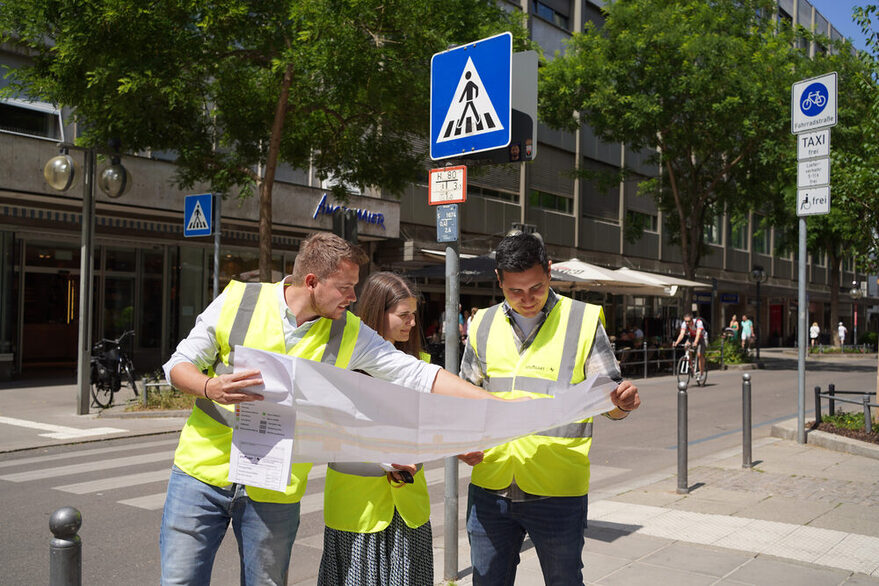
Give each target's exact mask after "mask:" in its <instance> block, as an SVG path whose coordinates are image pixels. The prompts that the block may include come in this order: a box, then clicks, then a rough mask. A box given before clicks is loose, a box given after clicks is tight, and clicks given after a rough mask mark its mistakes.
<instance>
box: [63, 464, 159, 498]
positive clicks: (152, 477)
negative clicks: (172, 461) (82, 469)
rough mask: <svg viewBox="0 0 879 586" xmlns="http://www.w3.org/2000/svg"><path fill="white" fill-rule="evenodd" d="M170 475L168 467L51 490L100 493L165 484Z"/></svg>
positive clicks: (66, 485) (67, 485)
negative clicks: (154, 483) (159, 483)
mask: <svg viewBox="0 0 879 586" xmlns="http://www.w3.org/2000/svg"><path fill="white" fill-rule="evenodd" d="M170 474H171V468H170V467H168V468H163V469H161V470H153V471H151V472H139V473H137V474H126V475H124V476H113V477H111V478H101V479H99V480H89V481H87V482H77V483H75V484H65V485H63V486H53V487H52V488H54V489H55V490H60V491H62V492H70V493H73V494H88V493H90V492H101V491H102V490H113V489H116V488H125V487H128V486H138V485H141V484H149V483H151V482H167V481H168V477H169V475H170Z"/></svg>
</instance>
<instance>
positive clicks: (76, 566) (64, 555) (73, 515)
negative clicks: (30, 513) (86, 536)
mask: <svg viewBox="0 0 879 586" xmlns="http://www.w3.org/2000/svg"><path fill="white" fill-rule="evenodd" d="M80 527H82V514H81V513H80V512H79V511H77V510H76V509H74V508H73V507H61V508H60V509H58V510H57V511H55V512H54V513H52V516H51V517H49V530H50V531H52V535H54V536H55V537H54V538H53V539H52V542H51V544H50V546H49V586H81V584H82V540H81V539H80V537H79V535H77V533H78V532H79V528H80Z"/></svg>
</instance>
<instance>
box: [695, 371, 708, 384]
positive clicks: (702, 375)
mask: <svg viewBox="0 0 879 586" xmlns="http://www.w3.org/2000/svg"><path fill="white" fill-rule="evenodd" d="M706 382H708V371H707V370H697V371H696V384H697V385H699V386H700V387H704V386H705V383H706Z"/></svg>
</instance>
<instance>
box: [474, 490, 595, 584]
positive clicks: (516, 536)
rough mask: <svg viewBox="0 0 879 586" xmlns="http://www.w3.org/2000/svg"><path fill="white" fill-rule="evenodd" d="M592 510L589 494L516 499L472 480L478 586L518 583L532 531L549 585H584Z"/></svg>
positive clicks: (476, 581)
mask: <svg viewBox="0 0 879 586" xmlns="http://www.w3.org/2000/svg"><path fill="white" fill-rule="evenodd" d="M587 508H588V496H587V495H583V496H579V497H549V498H545V499H540V500H534V501H527V502H513V501H511V500H509V499H506V498H504V497H501V496H497V495H495V494H492V493H491V492H488V491H487V490H485V489H483V488H480V487H478V486H476V485H474V484H471V485H470V490H469V494H468V502H467V535H468V536H469V538H470V561H471V563H472V565H473V584H474V586H512V584H513V582H514V581H515V579H516V566H517V565H518V564H519V551H520V550H521V549H522V543H523V541H524V540H525V534H526V533H527V534H528V535H529V536H530V537H531V541H532V542H533V543H534V547H535V549H536V550H537V557H538V559H539V560H540V568H541V570H542V571H543V580H544V582H545V583H546V584H548V585H549V584H551V585H552V586H568V585H571V586H574V585H576V586H582V585H583V571H582V570H583V561H582V555H583V541H584V540H583V531H584V530H585V529H586V510H587Z"/></svg>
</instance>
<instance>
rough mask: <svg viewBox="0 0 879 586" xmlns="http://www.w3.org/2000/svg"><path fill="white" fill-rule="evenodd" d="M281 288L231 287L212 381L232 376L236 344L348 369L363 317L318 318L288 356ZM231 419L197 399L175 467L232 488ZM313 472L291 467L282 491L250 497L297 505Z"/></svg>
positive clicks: (254, 492)
mask: <svg viewBox="0 0 879 586" xmlns="http://www.w3.org/2000/svg"><path fill="white" fill-rule="evenodd" d="M281 286H283V285H280V284H277V283H241V282H238V281H232V282H231V283H229V285H228V286H227V287H226V289H225V291H224V294H225V296H226V298H225V300H224V302H223V307H222V309H221V310H220V318H219V320H218V322H217V324H216V336H217V343H218V344H219V347H220V352H219V355H218V357H217V361H216V362H215V364H214V366H213V368H212V369H210V371H209V372H208V374H209V375H210V376H218V375H220V374H224V373H227V372H232V365H233V364H234V355H233V352H234V348H235V346H236V345H241V346H247V347H248V348H256V349H259V350H268V351H270V352H278V353H280V354H289V355H290V356H297V357H299V358H306V359H308V360H314V361H317V362H324V363H326V364H333V365H335V366H338V367H340V368H346V367H347V366H348V362H349V361H350V360H351V355H352V354H353V352H354V345H355V344H356V342H357V334H358V332H359V331H360V318H358V317H357V316H355V315H354V314H352V313H351V312H345V315H344V316H342V317H340V318H339V319H336V320H330V319H326V318H320V319H318V320H317V321H316V322H315V323H314V324H313V325H312V326H311V328H309V330H308V332H307V333H306V334H305V336H304V337H303V338H302V339H301V340H300V341H299V343H297V344H296V345H295V346H294V347H293V348H291V349H290V351H289V352H287V348H286V342H285V339H284V325H283V322H282V320H283V319H284V317H283V316H282V314H281V312H280V311H279V308H278V289H277V287H281ZM233 418H234V407H233V406H232V405H221V404H220V403H215V402H214V401H210V400H207V399H198V400H197V401H196V403H195V407H193V409H192V414H191V415H190V416H189V419H188V420H187V421H186V425H185V426H184V427H183V431H182V432H181V434H180V443H179V444H178V445H177V451H176V452H175V454H174V464H175V465H176V466H177V467H178V468H180V469H181V470H183V471H184V472H186V473H187V474H189V475H190V476H193V477H195V478H198V479H199V480H201V481H202V482H206V483H208V484H212V485H214V486H226V485H228V484H229V454H230V450H231V445H232V421H233ZM309 470H311V464H293V467H292V470H291V473H290V476H291V481H290V484H289V485H288V486H287V489H286V490H285V491H284V492H278V491H275V490H269V489H265V488H258V487H255V486H248V487H247V495H248V496H249V497H250V498H252V499H253V500H255V501H260V502H274V503H295V502H299V500H300V499H301V498H302V495H303V494H304V493H305V484H306V481H307V480H308V471H309Z"/></svg>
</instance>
